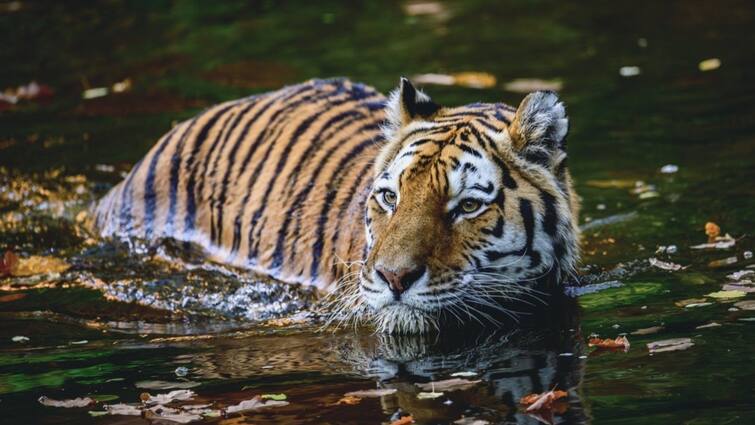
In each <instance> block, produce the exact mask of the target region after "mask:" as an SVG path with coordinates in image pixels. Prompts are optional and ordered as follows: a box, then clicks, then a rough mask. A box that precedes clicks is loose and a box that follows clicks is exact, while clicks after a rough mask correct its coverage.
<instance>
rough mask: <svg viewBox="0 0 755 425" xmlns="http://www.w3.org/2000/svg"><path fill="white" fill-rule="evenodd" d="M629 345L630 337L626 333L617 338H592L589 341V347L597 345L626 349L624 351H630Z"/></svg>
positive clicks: (611, 348)
mask: <svg viewBox="0 0 755 425" xmlns="http://www.w3.org/2000/svg"><path fill="white" fill-rule="evenodd" d="M629 345H630V344H629V339H628V338H627V337H626V336H624V335H622V336H617V337H616V338H615V339H611V338H605V339H601V338H590V340H589V341H588V342H587V346H588V347H597V348H603V349H608V350H624V352H627V351H629Z"/></svg>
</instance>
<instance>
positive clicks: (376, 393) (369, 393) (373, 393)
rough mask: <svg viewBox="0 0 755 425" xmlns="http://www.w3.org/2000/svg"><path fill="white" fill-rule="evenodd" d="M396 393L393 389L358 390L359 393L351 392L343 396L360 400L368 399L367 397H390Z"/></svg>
mask: <svg viewBox="0 0 755 425" xmlns="http://www.w3.org/2000/svg"><path fill="white" fill-rule="evenodd" d="M396 391H398V390H397V389H395V388H377V389H374V390H360V391H351V392H348V393H346V394H344V396H346V397H349V396H352V397H360V398H368V397H383V396H386V395H391V394H394V393H396Z"/></svg>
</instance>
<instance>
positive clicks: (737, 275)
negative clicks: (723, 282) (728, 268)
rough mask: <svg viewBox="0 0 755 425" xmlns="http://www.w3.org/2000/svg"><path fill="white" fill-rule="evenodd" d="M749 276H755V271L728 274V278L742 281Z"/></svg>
mask: <svg viewBox="0 0 755 425" xmlns="http://www.w3.org/2000/svg"><path fill="white" fill-rule="evenodd" d="M749 275H755V270H740V271H738V272H734V273H731V274H727V275H726V277H728V278H729V279H731V280H741V279H742V278H743V277H745V276H749Z"/></svg>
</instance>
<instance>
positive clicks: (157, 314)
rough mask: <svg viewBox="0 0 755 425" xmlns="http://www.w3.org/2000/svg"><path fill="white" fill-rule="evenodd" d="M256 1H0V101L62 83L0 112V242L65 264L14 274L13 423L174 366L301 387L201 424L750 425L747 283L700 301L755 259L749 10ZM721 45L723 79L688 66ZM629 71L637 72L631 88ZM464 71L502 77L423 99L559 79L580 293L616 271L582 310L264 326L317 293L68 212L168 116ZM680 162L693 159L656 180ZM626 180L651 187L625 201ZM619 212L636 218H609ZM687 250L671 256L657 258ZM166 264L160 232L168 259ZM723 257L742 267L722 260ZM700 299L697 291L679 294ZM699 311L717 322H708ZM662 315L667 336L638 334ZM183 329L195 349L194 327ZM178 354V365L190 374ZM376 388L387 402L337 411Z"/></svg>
mask: <svg viewBox="0 0 755 425" xmlns="http://www.w3.org/2000/svg"><path fill="white" fill-rule="evenodd" d="M245 3H246V2H223V3H222V4H219V3H218V4H213V5H211V4H209V2H201V3H200V2H187V1H178V2H167V1H165V2H160V1H153V2H124V1H103V2H94V3H92V2H68V1H66V2H58V1H50V2H26V1H21V2H8V1H2V2H0V45H2V46H3V47H2V48H1V49H0V63H2V66H0V89H5V88H10V87H16V86H18V85H22V84H27V83H28V82H30V81H32V80H36V81H37V82H39V83H41V84H45V85H48V86H50V87H51V88H52V89H53V90H54V95H53V96H52V97H50V98H49V99H46V100H44V101H39V100H34V101H22V102H20V103H18V104H17V105H14V106H9V107H2V105H1V104H0V251H3V252H4V251H5V250H12V251H14V252H17V253H18V254H19V255H20V256H21V257H28V256H29V255H50V256H54V257H58V258H62V259H65V261H67V262H68V263H70V264H71V265H72V267H71V268H70V269H69V270H68V271H66V272H65V273H62V274H53V275H43V276H36V277H32V278H4V279H3V278H0V415H2V417H3V422H5V421H8V423H45V424H53V423H56V424H57V423H103V424H105V423H107V424H113V423H118V424H126V423H147V420H146V419H141V418H139V417H131V416H103V417H91V416H90V415H89V413H87V412H88V410H95V411H97V410H102V408H101V406H95V407H91V408H84V409H61V408H52V407H43V406H41V405H40V404H39V403H38V402H37V398H39V397H40V396H42V395H46V396H49V397H52V398H56V399H65V398H74V397H80V396H86V395H89V396H96V395H99V396H103V395H107V396H113V397H116V396H117V401H109V403H115V402H119V401H120V402H127V403H132V402H137V401H138V396H139V394H140V393H141V392H142V391H144V390H142V389H139V388H137V384H138V383H143V382H144V381H154V380H164V381H171V382H184V383H185V382H191V383H196V384H198V386H196V387H194V388H192V389H193V390H194V391H196V392H197V393H198V398H197V399H196V402H197V403H198V402H214V403H216V405H230V404H234V403H237V402H239V401H241V400H244V399H249V398H251V397H252V396H254V395H256V394H264V393H285V394H287V396H288V401H289V402H290V404H289V405H288V406H285V407H278V408H272V409H269V410H264V411H260V412H257V413H251V414H246V416H238V415H232V416H231V417H230V418H228V419H222V420H221V419H214V420H208V421H209V422H220V423H227V424H237V423H311V424H319V423H335V424H346V423H354V424H361V423H367V424H371V423H374V424H377V423H390V418H391V416H392V415H394V414H395V413H396V412H397V410H398V409H401V410H402V411H404V412H406V413H411V414H412V415H413V417H414V418H415V420H416V421H417V423H421V424H435V423H453V422H454V421H456V420H458V419H460V418H461V417H462V416H465V417H468V418H479V419H481V420H486V421H489V422H490V423H526V424H534V423H538V422H537V419H536V418H534V417H531V416H528V415H526V414H525V413H524V412H523V410H522V409H521V408H518V407H517V401H518V399H519V397H521V396H523V395H525V394H527V393H530V392H541V391H545V390H548V389H551V388H552V387H553V386H554V385H556V384H557V385H558V387H559V388H563V389H570V396H569V405H568V409H567V410H566V412H565V413H563V414H559V415H556V417H555V422H556V423H579V422H589V423H596V424H604V423H615V424H618V423H649V424H676V423H685V424H708V423H710V424H735V423H736V424H739V423H755V385H754V384H753V376H755V366H753V363H752V360H753V359H754V358H755V348H754V347H755V337H753V332H754V330H755V328H754V327H755V313H753V312H752V311H749V310H746V309H744V308H742V306H743V304H741V302H742V301H747V300H753V299H754V298H755V297H754V296H753V295H752V294H751V293H747V294H744V295H743V296H741V297H738V298H729V299H717V298H713V297H707V296H706V295H707V294H710V293H713V292H716V291H719V290H721V288H722V286H723V285H724V284H726V283H727V282H729V281H730V280H732V279H730V278H728V277H727V275H729V274H732V273H734V272H737V271H741V270H753V268H752V267H751V266H752V264H753V259H752V258H747V257H748V255H747V254H746V253H747V251H752V250H753V249H754V248H755V243H753V242H754V241H755V238H753V236H752V235H753V231H755V213H753V211H754V210H755V185H753V181H755V180H754V179H755V82H754V81H755V79H754V78H753V77H754V76H753V69H755V55H753V49H752V46H753V45H755V31H753V30H752V28H753V27H754V26H755V7H753V6H752V4H751V2H746V1H730V2H723V3H720V2H710V1H707V2H703V1H666V2H636V1H633V2H624V1H622V2H611V3H610V5H608V4H605V3H604V2H597V1H589V2H579V6H577V5H567V4H564V3H563V2H548V1H507V2H495V3H494V4H485V2H482V1H468V2H448V3H446V2H438V3H433V2H429V3H431V4H430V6H429V7H428V6H425V8H424V10H429V11H430V12H432V13H429V14H416V12H417V8H416V6H415V7H409V6H407V3H398V2H382V3H378V2H372V3H366V4H359V5H357V4H356V2H354V3H348V4H338V3H335V2H300V3H298V4H297V3H295V2H286V3H285V4H276V3H277V2H257V3H253V4H251V5H247V4H245ZM491 3H492V2H491ZM712 58H716V59H718V60H719V61H720V66H719V67H718V68H716V69H712V70H708V71H702V70H700V69H699V64H700V62H701V61H704V60H706V59H712ZM708 63H710V62H708ZM622 67H638V68H639V71H640V72H639V75H635V76H630V77H625V76H622V75H620V69H621V68H622ZM465 71H475V72H486V73H489V74H491V75H493V76H495V77H496V79H497V82H496V84H495V85H494V86H492V87H489V88H486V89H474V88H465V87H460V86H434V85H425V89H426V91H428V92H429V93H430V94H431V95H433V98H434V99H435V100H436V101H438V102H440V103H445V104H449V105H452V104H459V103H467V102H473V101H505V102H507V103H511V104H517V103H518V102H519V100H520V99H521V98H522V97H523V96H524V94H523V93H518V92H514V91H510V90H508V89H506V88H505V87H506V83H509V82H511V81H512V80H515V79H522V78H526V79H539V80H547V81H551V80H558V81H559V82H560V84H561V85H562V87H561V89H560V93H561V95H562V97H563V99H564V100H565V101H566V103H567V106H568V111H569V115H570V117H571V132H570V135H569V149H570V165H571V168H572V173H573V175H574V177H575V180H576V186H577V190H578V192H579V193H580V195H581V196H582V198H583V205H584V209H583V214H582V220H581V221H582V222H583V223H584V224H585V225H586V226H587V230H586V231H585V239H584V258H583V264H584V269H585V272H586V273H587V274H588V276H589V280H590V282H595V283H598V282H604V281H614V280H617V281H620V282H621V283H622V284H623V286H622V287H619V288H612V289H606V290H604V291H602V292H598V293H594V294H590V295H586V296H583V297H581V298H580V300H579V302H580V304H581V305H582V308H581V314H579V315H578V314H577V313H573V314H571V316H574V317H576V316H579V318H578V319H577V318H574V319H572V320H569V321H565V322H564V323H561V325H560V326H552V327H548V328H545V329H527V330H520V331H517V332H512V333H509V332H499V333H493V334H485V335H466V336H464V337H460V336H444V337H440V338H436V337H429V338H388V337H379V336H375V335H371V334H369V333H364V332H359V333H354V332H352V331H342V332H339V333H336V334H330V333H325V334H322V333H316V332H314V329H313V328H312V327H311V326H308V325H298V326H294V327H293V328H290V327H285V326H261V325H259V324H258V323H257V322H255V321H254V320H256V319H266V318H270V317H278V316H285V315H287V314H294V313H297V312H301V311H304V310H306V309H307V307H308V306H309V305H310V303H311V298H312V294H311V293H309V292H308V291H306V290H301V289H297V288H288V287H285V286H284V285H280V284H276V283H274V282H261V281H259V279H256V278H254V277H253V276H239V275H236V274H235V273H233V272H229V271H224V270H220V269H217V268H213V267H210V266H204V267H199V268H191V267H186V266H185V265H180V264H179V263H178V262H173V261H164V260H161V259H159V258H164V255H162V256H157V257H153V256H152V255H151V254H152V252H142V253H140V254H130V253H129V251H127V250H126V249H125V247H121V246H112V245H109V244H107V243H104V242H101V241H97V240H88V238H87V235H86V234H84V233H83V232H82V230H81V229H80V227H79V226H78V225H77V224H76V219H75V217H76V215H77V213H78V212H79V211H81V210H82V209H83V208H85V206H86V205H87V204H88V202H90V201H91V200H92V199H94V198H95V197H97V196H99V195H101V194H102V193H104V192H105V191H106V190H107V189H108V188H109V187H110V185H112V184H113V183H115V182H117V181H118V180H119V179H120V173H121V172H123V171H125V170H128V169H129V167H130V166H131V165H133V163H134V162H136V161H137V160H138V159H140V158H141V156H142V155H143V154H144V153H145V152H146V150H147V149H148V148H149V147H150V146H151V145H152V144H153V143H154V141H155V140H156V139H157V138H158V137H159V136H160V135H161V134H162V133H164V132H165V131H166V130H168V129H169V128H170V126H171V123H172V122H174V121H179V120H182V119H184V118H187V117H189V116H191V115H193V114H195V113H196V112H198V111H199V110H201V109H202V108H203V107H205V106H208V105H211V104H213V103H216V102H219V101H222V100H227V99H232V98H236V97H241V96H245V95H248V94H250V93H255V92H260V91H266V90H270V89H275V88H277V87H280V86H281V85H284V84H290V83H294V82H298V81H301V80H304V79H308V78H311V77H329V76H348V77H350V78H352V79H354V80H358V81H362V82H365V83H368V84H371V85H374V86H375V87H377V88H379V89H380V90H383V91H387V90H390V89H391V88H392V87H393V86H394V85H395V84H396V82H397V81H398V77H399V76H400V75H408V76H414V75H417V74H424V73H446V74H453V73H458V72H465ZM625 73H626V70H625ZM126 79H128V80H130V82H131V87H130V89H129V90H127V91H125V92H123V93H110V94H108V95H107V96H104V97H100V98H96V99H88V100H85V99H82V92H83V91H84V90H85V89H88V88H96V87H112V85H113V84H115V83H117V82H122V81H124V80H126ZM508 87H510V86H508ZM6 106H7V105H6ZM666 164H674V165H677V166H678V171H677V172H675V173H671V174H665V173H661V172H660V169H661V167H662V166H664V165H666ZM637 181H642V182H644V184H642V185H640V186H639V187H640V188H641V189H643V190H646V194H644V195H643V194H637V193H632V189H633V188H635V186H636V185H637V184H636V183H635V182H637ZM647 185H652V186H653V188H652V189H650V190H648V189H647V187H646V186H647ZM647 193H650V194H649V195H648V194H647ZM656 195H657V196H656ZM616 215H619V217H624V219H621V220H618V221H616V222H612V221H611V220H609V222H608V223H607V224H606V223H604V224H602V225H601V224H600V221H599V220H600V219H602V218H606V217H614V216H616ZM596 221H597V222H598V225H596V224H594V223H596ZM708 221H713V222H716V223H718V224H719V225H720V226H721V228H722V230H723V232H728V233H730V234H731V235H732V236H734V237H735V238H737V241H736V245H735V246H734V247H731V248H728V249H721V250H693V249H690V248H689V247H690V246H692V245H696V244H700V243H704V242H706V236H705V234H704V232H703V227H704V225H705V223H706V222H708ZM672 244H673V245H676V247H677V251H676V252H675V253H673V254H656V253H655V252H656V249H657V248H658V247H659V246H661V245H664V246H667V245H672ZM166 253H167V254H170V253H171V249H170V246H166V247H162V248H161V251H160V252H158V254H166ZM750 256H751V254H750ZM651 257H657V258H659V259H661V260H664V261H672V262H674V263H678V264H681V265H683V266H687V268H685V269H683V270H681V271H676V272H668V271H663V270H660V269H658V268H654V267H651V266H648V263H647V260H648V259H649V258H651ZM730 257H736V262H735V263H733V264H729V265H727V266H725V267H712V266H711V265H710V263H711V262H712V261H715V260H721V259H725V258H730ZM748 266H749V267H748ZM602 272H606V274H601V273H602ZM742 279H749V280H751V281H755V275H750V276H744V277H743V278H742ZM740 280H741V279H740ZM743 286H744V287H746V288H751V287H752V285H746V284H745V285H743ZM103 294H105V295H107V297H108V298H106V297H105V296H104V295H103ZM228 294H232V296H228ZM740 295H742V294H740ZM691 298H700V299H701V301H699V302H698V304H700V303H702V304H704V305H702V306H699V307H686V308H685V307H681V306H679V305H677V304H676V302H678V301H681V300H686V299H691ZM108 300H110V301H108ZM126 301H136V303H132V302H126ZM705 303H710V304H708V305H705ZM735 303H740V304H736V305H735ZM250 319H251V320H250ZM710 322H716V323H718V324H720V325H721V326H717V327H706V328H701V329H697V327H698V326H700V325H705V324H708V323H710ZM653 326H661V327H662V329H661V330H659V331H658V332H657V333H654V334H647V335H632V334H631V333H632V332H634V331H636V330H637V329H641V328H649V327H653ZM592 333H598V334H600V335H601V336H602V337H611V338H613V337H615V336H617V335H619V334H621V333H628V334H629V335H628V337H629V340H630V341H631V343H632V346H631V348H630V350H629V351H628V352H627V353H618V352H600V351H598V352H596V351H594V349H593V348H589V347H587V345H586V341H587V337H588V336H589V335H590V334H592ZM187 334H192V335H195V336H197V337H193V338H180V337H181V336H185V335H187ZM14 336H26V337H28V338H30V340H29V341H28V342H25V343H20V342H13V341H12V340H11V338H12V337H14ZM175 337H179V338H175ZM669 338H691V340H692V342H694V346H692V347H690V348H688V349H686V350H682V351H672V352H664V353H655V354H652V355H651V354H650V353H649V350H648V348H647V347H646V344H647V343H649V342H653V341H658V340H665V339H669ZM81 341H86V342H85V343H76V344H74V342H81ZM565 353H572V355H563V354H565ZM177 367H186V368H188V374H187V375H186V376H183V377H178V376H176V374H175V372H174V371H175V370H176V368H177ZM460 371H475V372H477V374H478V375H477V378H471V379H481V380H482V382H481V383H479V384H478V385H476V386H474V387H473V388H471V389H467V390H463V391H454V392H447V393H446V394H445V395H444V396H442V397H440V398H437V399H431V400H418V399H417V397H416V393H417V392H419V391H420V390H419V387H417V386H416V385H415V384H417V383H423V382H428V381H431V380H436V381H437V380H440V379H446V378H448V377H450V376H451V374H453V373H455V372H460ZM376 386H381V387H387V388H396V389H398V391H397V392H396V393H395V394H393V395H389V396H385V397H383V398H382V399H364V400H363V401H362V402H361V403H360V404H357V405H338V406H334V405H332V403H333V402H335V401H337V400H338V399H339V398H340V397H341V396H343V394H344V393H346V392H349V391H353V390H360V389H367V388H374V387H376ZM150 392H152V393H153V394H154V393H157V392H166V391H160V390H150ZM113 397H109V398H111V399H112V398H113Z"/></svg>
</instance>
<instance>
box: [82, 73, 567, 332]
mask: <svg viewBox="0 0 755 425" xmlns="http://www.w3.org/2000/svg"><path fill="white" fill-rule="evenodd" d="M568 123H569V120H568V118H567V115H566V109H565V106H564V103H563V102H562V101H561V100H560V99H559V97H558V95H557V94H556V93H554V92H550V91H538V92H533V93H530V94H528V95H527V96H526V97H525V98H524V99H523V100H522V101H521V103H520V104H519V106H518V107H517V108H514V107H511V106H509V105H506V104H504V103H472V104H468V105H464V106H459V107H445V106H442V105H440V104H438V103H436V102H434V101H433V100H432V99H431V98H430V96H428V95H427V94H425V93H424V92H423V91H421V90H419V89H417V88H416V87H415V86H414V85H413V84H412V83H411V82H410V81H409V79H407V78H405V77H402V78H401V79H400V83H399V85H398V87H397V88H396V89H394V90H393V91H392V92H391V93H390V94H389V95H388V96H385V95H383V94H381V93H380V92H379V91H377V90H376V89H374V88H372V87H370V86H367V85H365V84H361V83H356V82H352V81H350V80H348V79H345V78H334V79H313V80H309V81H306V82H303V83H300V84H296V85H291V86H287V87H284V88H282V89H280V90H277V91H271V92H267V93H262V94H255V95H252V96H249V97H246V98H242V99H238V100H232V101H228V102H224V103H221V104H219V105H216V106H212V107H210V108H208V109H206V110H205V111H203V112H201V113H199V114H198V115H196V116H195V117H193V118H191V119H188V120H186V121H184V122H182V123H180V124H177V125H175V126H174V127H173V128H172V129H171V130H170V131H168V132H167V133H166V134H165V135H163V136H162V137H161V138H160V139H159V140H158V142H157V143H156V144H155V145H154V146H153V147H152V148H151V149H150V150H149V152H148V153H147V154H146V155H145V156H144V157H143V158H142V159H141V160H140V161H139V162H137V163H136V164H135V165H134V166H133V168H132V169H131V171H130V172H129V173H128V174H127V175H126V177H125V178H124V180H123V181H121V182H120V183H118V184H117V185H115V186H114V187H113V188H112V189H111V190H110V191H109V192H108V193H107V194H106V195H105V196H104V197H103V198H102V199H101V200H99V201H98V202H97V204H96V205H95V207H94V210H93V221H94V226H95V228H96V231H98V232H99V233H100V234H101V235H102V236H103V237H106V238H115V239H130V240H133V239H138V240H142V241H145V242H147V243H155V242H157V241H160V240H164V239H171V240H176V241H179V242H182V243H185V244H187V245H192V246H198V247H200V248H201V250H202V253H203V258H206V260H207V261H211V262H215V263H220V264H224V265H228V266H232V267H238V268H241V269H244V270H249V271H251V272H255V273H261V274H263V275H265V276H268V277H270V278H272V279H275V280H278V281H282V282H286V283H292V284H300V285H308V286H313V287H314V288H316V290H317V292H319V293H323V294H329V296H331V297H334V299H335V300H336V304H337V305H336V307H335V308H334V309H335V310H337V312H338V314H339V315H340V316H339V317H340V318H341V320H356V321H364V322H367V323H370V324H372V326H374V327H375V328H376V329H377V330H379V331H380V332H384V333H408V334H417V333H427V332H431V331H434V330H440V328H441V327H444V325H443V323H446V322H448V323H450V322H454V323H457V324H460V325H461V326H462V327H463V326H465V325H466V324H471V323H474V322H478V323H484V324H485V326H487V325H488V324H489V323H502V321H501V320H499V319H501V318H504V317H506V316H512V317H514V316H515V315H516V312H515V311H514V310H513V309H512V308H510V307H508V305H509V304H510V303H511V302H519V301H521V302H529V301H526V299H527V298H528V297H529V298H531V299H534V300H538V301H543V300H544V299H545V297H544V296H542V295H539V294H544V293H545V291H544V288H557V287H560V286H563V283H564V282H565V281H566V280H567V279H568V278H569V276H572V275H573V274H574V272H575V267H576V263H577V261H578V257H579V248H578V238H579V230H578V227H577V217H578V212H579V211H578V210H579V200H578V197H577V194H576V193H575V191H574V188H573V182H572V178H571V176H570V173H569V169H568V167H567V154H566V136H567V132H568V126H569V124H568ZM531 302H534V301H531ZM531 302H530V303H531ZM545 302H547V301H545Z"/></svg>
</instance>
